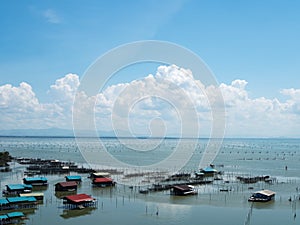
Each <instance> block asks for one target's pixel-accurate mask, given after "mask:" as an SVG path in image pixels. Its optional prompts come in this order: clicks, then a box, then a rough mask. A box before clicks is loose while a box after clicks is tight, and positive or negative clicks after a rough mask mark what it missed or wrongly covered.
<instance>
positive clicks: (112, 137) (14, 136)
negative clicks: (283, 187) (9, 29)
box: [0, 135, 300, 140]
mask: <svg viewBox="0 0 300 225" xmlns="http://www.w3.org/2000/svg"><path fill="white" fill-rule="evenodd" d="M0 138H106V139H141V140H142V139H145V140H146V139H148V140H151V139H175V140H176V139H199V140H208V139H213V138H209V137H199V138H190V137H143V136H141V137H129V136H122V137H116V136H98V137H97V136H77V137H75V136H70V135H66V136H63V135H62V136H60V135H0ZM214 139H216V140H219V139H222V138H214ZM223 139H224V140H230V139H235V140H236V139H241V140H245V139H261V140H268V139H273V140H274V139H278V140H298V139H300V137H224V138H223Z"/></svg>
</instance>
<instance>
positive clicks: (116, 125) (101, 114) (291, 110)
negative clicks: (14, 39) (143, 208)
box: [0, 65, 300, 137]
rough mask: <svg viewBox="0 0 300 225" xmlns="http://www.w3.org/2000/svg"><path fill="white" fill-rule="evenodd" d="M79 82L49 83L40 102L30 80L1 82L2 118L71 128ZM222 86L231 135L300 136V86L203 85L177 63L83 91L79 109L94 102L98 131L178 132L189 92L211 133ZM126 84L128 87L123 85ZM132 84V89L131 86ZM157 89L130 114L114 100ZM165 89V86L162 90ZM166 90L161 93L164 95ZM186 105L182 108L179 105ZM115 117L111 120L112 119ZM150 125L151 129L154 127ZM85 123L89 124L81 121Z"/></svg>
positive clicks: (27, 125)
mask: <svg viewBox="0 0 300 225" xmlns="http://www.w3.org/2000/svg"><path fill="white" fill-rule="evenodd" d="M166 82H167V83H168V84H173V85H175V86H176V87H179V89H180V90H181V91H180V92H174V91H166V89H167V88H170V86H168V87H167V86H166V87H165V88H160V89H159V88H157V87H158V86H159V85H161V84H162V83H166ZM79 85H80V79H79V76H78V75H76V74H71V73H70V74H67V75H65V76H64V77H62V78H60V79H57V80H56V81H55V83H54V84H53V85H51V86H50V89H49V91H48V95H49V97H50V99H51V100H49V101H48V102H40V101H39V98H38V96H36V94H35V92H34V90H33V89H32V87H31V85H30V84H28V83H25V82H22V83H21V84H20V85H19V86H12V85H10V84H6V85H2V86H0V115H1V117H0V124H1V129H2V130H4V129H43V128H54V127H55V128H62V129H72V109H73V101H74V96H75V94H76V91H77V88H78V87H79ZM215 88H220V90H221V91H222V94H223V97H224V102H225V111H226V133H225V136H230V137H235V136H238V137H241V136H243V137H278V136H285V137H300V131H299V129H298V128H299V124H300V89H293V88H290V89H282V90H281V91H280V93H279V94H280V95H284V96H285V99H286V100H284V101H279V100H278V99H277V98H274V99H268V98H265V97H260V98H251V97H250V96H249V93H248V91H247V81H245V80H239V79H237V80H234V81H232V82H231V83H230V84H225V83H221V84H220V85H219V87H211V86H210V87H205V86H204V85H203V84H202V83H201V81H199V80H196V79H194V77H193V74H192V71H190V70H188V69H184V68H179V67H177V66H176V65H170V66H159V67H158V68H157V71H156V73H155V74H154V75H152V74H149V75H148V76H146V77H144V78H142V79H139V80H133V81H131V82H129V83H119V84H116V85H111V86H108V87H107V88H106V89H105V90H103V91H102V92H101V93H98V95H97V96H87V95H85V93H82V94H81V96H80V97H81V103H82V105H81V106H80V108H79V109H77V110H80V111H81V113H82V117H83V118H84V115H85V113H88V112H85V110H86V108H88V107H87V105H88V104H94V102H95V99H96V105H95V111H94V113H95V118H96V119H95V121H96V127H97V129H98V130H99V131H110V130H113V129H116V130H121V131H125V132H131V133H133V134H134V135H150V133H151V132H155V134H162V133H161V130H162V129H163V130H164V129H166V130H165V133H164V135H170V136H177V135H178V134H180V129H181V126H180V123H181V122H185V123H195V121H193V120H191V121H180V116H179V115H178V111H180V110H182V111H184V110H186V108H185V106H186V104H185V101H186V99H187V98H188V100H189V101H191V102H192V104H193V105H194V109H195V111H196V113H197V117H198V121H197V122H199V124H200V130H199V133H200V137H201V136H209V134H210V130H211V120H212V118H211V112H210V106H209V102H208V99H209V98H212V97H213V94H214V89H215ZM125 90H126V91H125ZM128 90H129V91H128ZM150 90H155V93H156V94H155V96H149V97H147V98H142V99H140V101H136V102H135V103H134V104H133V105H132V108H131V109H130V112H129V114H126V113H123V112H122V107H121V108H118V109H117V110H116V109H115V108H114V106H115V105H114V104H115V102H116V100H118V102H122V103H124V104H126V102H130V101H131V100H132V99H134V98H136V97H137V96H139V93H142V92H147V91H150ZM204 90H205V91H204ZM162 91H163V92H162ZM174 93H175V94H176V95H177V98H176V99H178V102H177V103H178V104H176V107H174V104H172V103H170V102H168V101H166V100H165V99H167V98H168V96H166V95H174ZM160 96H162V97H160ZM178 107H182V108H178ZM125 116H126V117H129V118H128V121H129V122H130V125H129V127H130V130H129V131H126V129H128V128H127V126H126V124H124V121H127V120H124V117H125ZM112 122H113V123H112ZM150 126H151V129H150ZM82 129H88V127H85V126H84V122H83V126H82Z"/></svg>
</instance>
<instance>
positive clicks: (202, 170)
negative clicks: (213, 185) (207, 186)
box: [200, 166, 218, 176]
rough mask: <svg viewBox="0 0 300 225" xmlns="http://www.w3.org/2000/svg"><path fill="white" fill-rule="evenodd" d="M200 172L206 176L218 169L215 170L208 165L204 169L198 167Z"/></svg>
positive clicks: (213, 173)
mask: <svg viewBox="0 0 300 225" xmlns="http://www.w3.org/2000/svg"><path fill="white" fill-rule="evenodd" d="M200 172H201V173H203V174H204V175H207V176H209V175H210V176H213V175H215V174H216V173H218V170H216V169H214V168H213V167H211V166H209V167H206V168H204V169H200Z"/></svg>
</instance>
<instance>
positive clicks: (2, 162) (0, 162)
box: [0, 151, 11, 167]
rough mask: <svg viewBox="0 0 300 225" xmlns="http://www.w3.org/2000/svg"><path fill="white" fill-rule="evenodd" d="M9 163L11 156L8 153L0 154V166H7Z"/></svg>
mask: <svg viewBox="0 0 300 225" xmlns="http://www.w3.org/2000/svg"><path fill="white" fill-rule="evenodd" d="M10 161H11V156H10V154H9V152H6V151H5V152H0V166H2V167H4V166H8V164H7V163H8V162H10Z"/></svg>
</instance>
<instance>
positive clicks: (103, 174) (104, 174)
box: [90, 172, 110, 179]
mask: <svg viewBox="0 0 300 225" xmlns="http://www.w3.org/2000/svg"><path fill="white" fill-rule="evenodd" d="M106 177H110V173H107V172H95V173H91V175H90V178H92V179H94V178H106Z"/></svg>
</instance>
